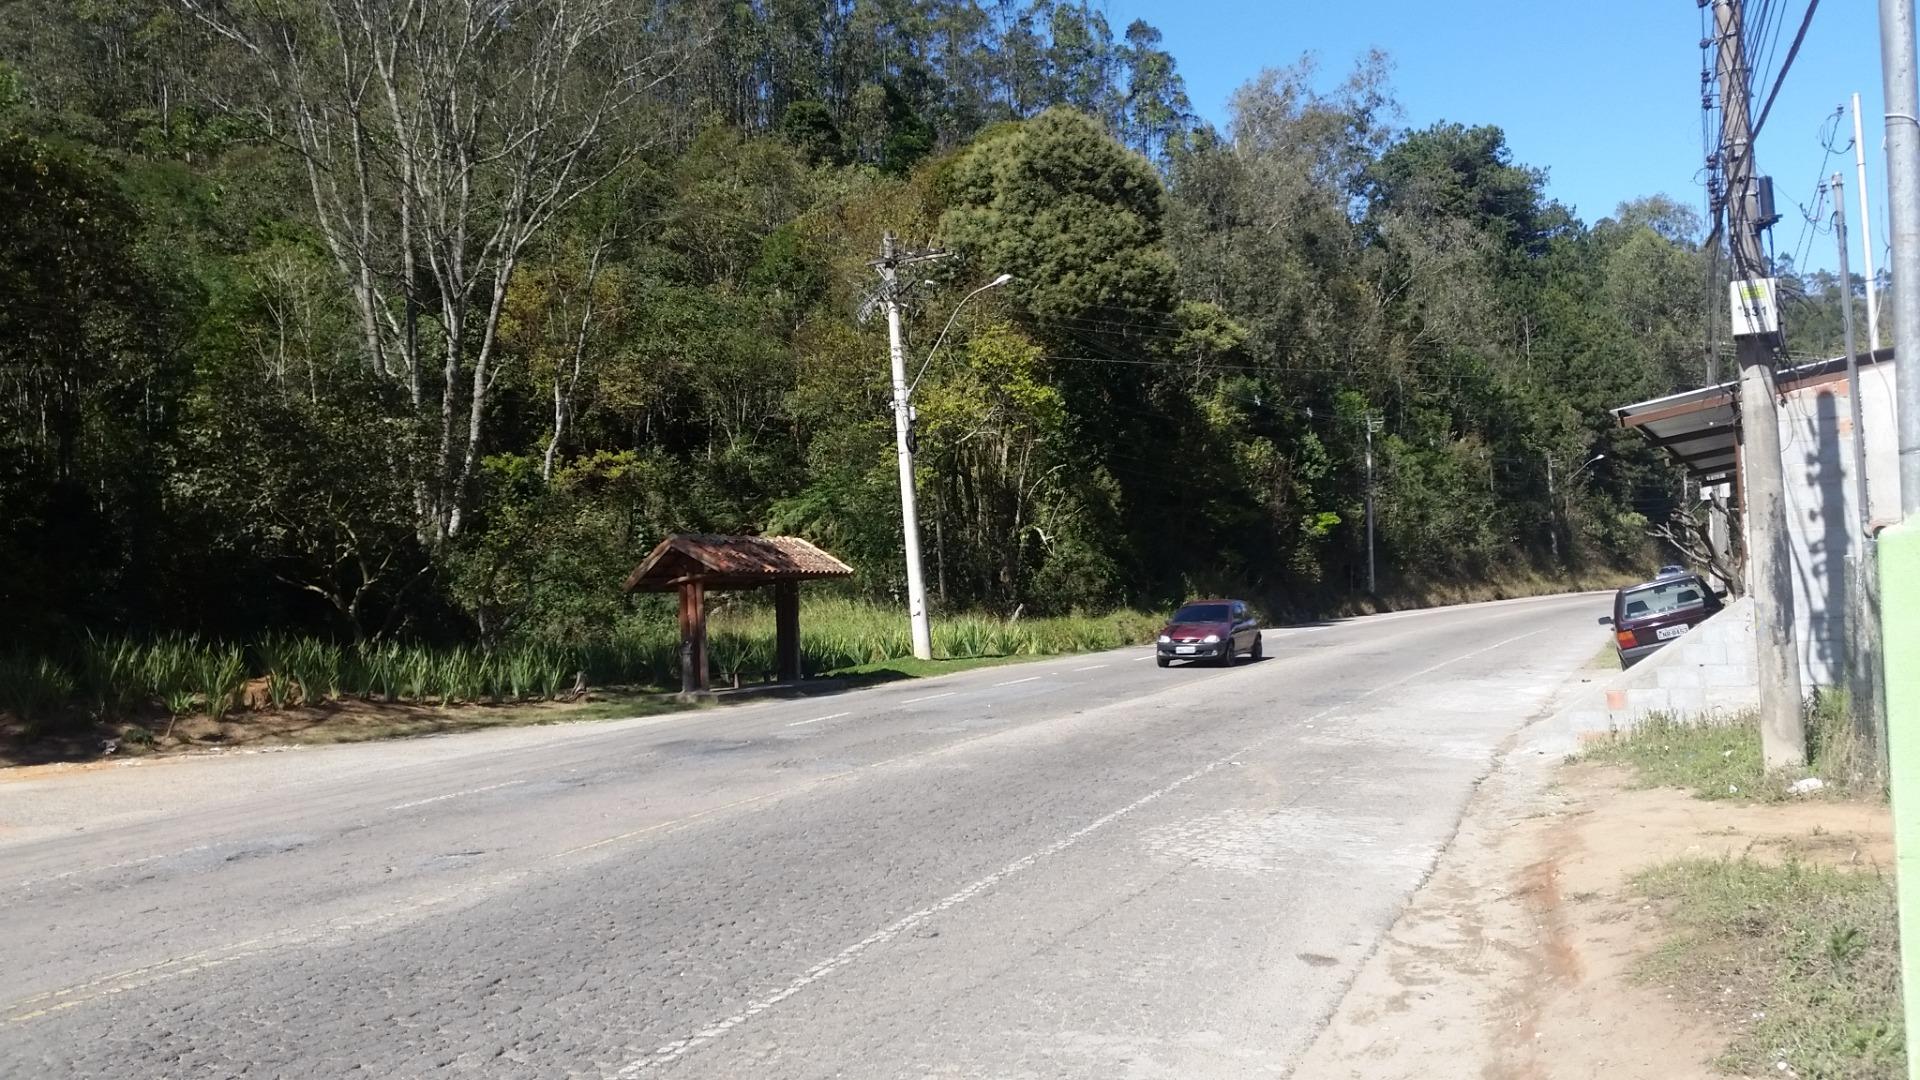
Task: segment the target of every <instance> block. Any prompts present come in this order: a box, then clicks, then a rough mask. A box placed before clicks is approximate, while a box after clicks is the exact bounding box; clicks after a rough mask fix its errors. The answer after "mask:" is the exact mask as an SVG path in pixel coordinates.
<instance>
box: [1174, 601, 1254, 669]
mask: <svg viewBox="0 0 1920 1080" xmlns="http://www.w3.org/2000/svg"><path fill="white" fill-rule="evenodd" d="M1157 647H1158V650H1159V654H1158V657H1157V658H1158V660H1159V661H1160V666H1161V667H1166V666H1167V665H1168V664H1171V663H1173V662H1174V661H1175V660H1213V661H1217V662H1218V663H1222V664H1226V665H1227V666H1229V667H1231V666H1232V665H1233V662H1234V660H1235V659H1236V658H1237V657H1238V656H1239V655H1240V654H1241V653H1246V654H1247V655H1248V656H1251V657H1252V658H1254V659H1255V660H1258V659H1260V620H1258V619H1256V618H1254V617H1253V610H1252V609H1251V608H1249V607H1247V604H1246V601H1244V600H1189V601H1187V602H1186V603H1184V604H1182V605H1180V610H1179V611H1176V612H1174V613H1173V618H1172V619H1170V620H1168V621H1167V625H1166V626H1165V627H1163V628H1162V629H1161V631H1160V638H1159V642H1158V646H1157Z"/></svg>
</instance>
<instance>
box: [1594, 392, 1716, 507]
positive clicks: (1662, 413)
mask: <svg viewBox="0 0 1920 1080" xmlns="http://www.w3.org/2000/svg"><path fill="white" fill-rule="evenodd" d="M1739 403H1740V399H1739V395H1738V394H1736V393H1734V384H1732V383H1725V384H1722V385H1720V386H1708V387H1703V388H1702V389H1699V390H1689V391H1687V392H1686V393H1684V394H1673V395H1671V396H1668V397H1663V398H1655V399H1653V400H1652V401H1643V402H1641V403H1640V404H1638V405H1628V406H1626V407H1625V408H1621V409H1615V410H1613V415H1614V417H1615V418H1616V419H1618V420H1619V421H1620V426H1621V427H1628V428H1636V429H1638V430H1639V432H1640V434H1641V435H1643V436H1645V437H1646V439H1647V441H1648V442H1650V443H1652V444H1653V445H1655V446H1657V447H1659V448H1660V449H1662V450H1665V451H1666V452H1667V453H1668V455H1670V456H1671V457H1672V458H1673V459H1674V460H1675V461H1678V462H1679V463H1680V464H1681V466H1683V467H1684V468H1685V469H1686V470H1687V471H1688V472H1689V473H1691V474H1693V476H1694V477H1695V478H1696V479H1698V480H1699V481H1700V482H1701V483H1703V484H1713V483H1719V482H1721V481H1723V480H1727V479H1729V478H1731V477H1732V476H1733V469H1734V465H1735V463H1736V462H1737V461H1738V460H1739V442H1740V407H1739Z"/></svg>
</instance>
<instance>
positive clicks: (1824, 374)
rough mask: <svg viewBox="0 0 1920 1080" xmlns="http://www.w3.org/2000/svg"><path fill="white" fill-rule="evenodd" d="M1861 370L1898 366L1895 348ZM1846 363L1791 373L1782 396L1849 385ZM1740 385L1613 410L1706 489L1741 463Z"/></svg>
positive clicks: (1782, 377) (1782, 380) (1781, 380)
mask: <svg viewBox="0 0 1920 1080" xmlns="http://www.w3.org/2000/svg"><path fill="white" fill-rule="evenodd" d="M1856 360H1857V361H1858V363H1859V364H1860V366H1861V367H1863V368H1865V367H1871V366H1873V365H1875V364H1886V363H1892V362H1893V350H1892V349H1891V348H1886V349H1880V350H1877V351H1875V352H1870V353H1861V354H1859V355H1858V356H1857V357H1856ZM1846 377H1847V358H1846V357H1844V356H1837V357H1834V358H1832V359H1830V360H1818V361H1815V362H1814V363H1811V364H1802V365H1800V366H1799V367H1795V368H1787V369H1786V370H1783V371H1781V372H1780V373H1779V374H1778V375H1777V376H1775V378H1774V383H1775V385H1776V386H1777V387H1778V388H1779V391H1780V393H1782V394H1787V393H1792V392H1793V391H1795V390H1804V389H1806V388H1808V387H1811V386H1816V385H1819V384H1820V383H1825V382H1836V381H1842V380H1845V379H1846ZM1739 388H1740V384H1739V383H1732V382H1728V383H1721V384H1720V385H1718V386H1705V387H1701V388H1700V389H1698V390H1688V391H1686V392H1685V393H1681V394H1672V395H1669V396H1667V397H1663V398H1655V399H1653V400H1652V401H1643V402H1640V403H1639V404H1637V405H1628V406H1625V407H1623V408H1618V409H1614V410H1613V415H1614V418H1615V419H1616V420H1618V421H1619V422H1620V426H1621V427H1626V428H1633V429H1635V430H1637V431H1639V432H1640V434H1641V435H1643V436H1645V437H1646V440H1647V441H1648V442H1650V443H1652V444H1653V445H1654V446H1656V447H1659V448H1660V449H1662V450H1665V451H1666V452H1667V453H1668V455H1670V456H1671V457H1672V458H1673V459H1674V460H1675V461H1678V462H1679V463H1680V464H1681V466H1683V467H1684V468H1685V469H1686V470H1687V472H1689V473H1691V474H1692V475H1693V476H1694V478H1695V479H1697V480H1699V481H1700V482H1701V483H1703V484H1716V483H1721V482H1724V481H1727V480H1731V479H1733V472H1734V469H1735V467H1736V465H1737V463H1738V462H1739V445H1740V394H1739Z"/></svg>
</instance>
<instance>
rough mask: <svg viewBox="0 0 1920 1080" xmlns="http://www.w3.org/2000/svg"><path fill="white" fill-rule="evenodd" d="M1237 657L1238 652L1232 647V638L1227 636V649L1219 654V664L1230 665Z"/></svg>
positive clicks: (1222, 665)
mask: <svg viewBox="0 0 1920 1080" xmlns="http://www.w3.org/2000/svg"><path fill="white" fill-rule="evenodd" d="M1238 657H1239V653H1238V652H1237V651H1236V650H1235V649H1234V647H1233V639H1232V638H1228V639H1227V649H1226V651H1225V652H1223V653H1221V654H1220V666H1221V667H1232V666H1233V664H1234V661H1235V660H1236V659H1238Z"/></svg>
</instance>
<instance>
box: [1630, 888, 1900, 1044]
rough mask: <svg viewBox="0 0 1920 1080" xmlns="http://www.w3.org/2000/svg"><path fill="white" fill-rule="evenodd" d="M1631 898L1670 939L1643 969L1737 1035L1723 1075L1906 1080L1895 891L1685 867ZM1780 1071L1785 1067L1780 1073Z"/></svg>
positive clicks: (1641, 889)
mask: <svg viewBox="0 0 1920 1080" xmlns="http://www.w3.org/2000/svg"><path fill="white" fill-rule="evenodd" d="M1634 885H1635V888H1636V889H1638V890H1639V891H1640V892H1641V893H1642V894H1643V895H1644V896H1646V897H1647V898H1648V899H1650V900H1653V901H1655V902H1658V903H1659V904H1660V906H1661V907H1662V909H1663V910H1664V911H1665V912H1666V914H1667V917H1668V919H1669V920H1670V922H1671V924H1672V925H1673V927H1674V930H1675V933H1674V935H1673V936H1672V938H1671V939H1669V940H1668V941H1667V942H1666V943H1665V944H1664V945H1663V946H1662V947H1661V949H1660V951H1659V952H1658V953H1656V954H1655V955H1654V956H1653V957H1652V958H1650V960H1649V961H1648V962H1647V966H1646V968H1645V969H1644V970H1645V974H1647V975H1648V976H1650V977H1652V978H1656V979H1660V980H1662V981H1666V982H1671V983H1674V984H1677V985H1680V986H1681V987H1683V988H1685V989H1687V990H1688V991H1690V993H1691V995H1692V996H1694V997H1696V998H1698V999H1699V1000H1701V1001H1703V1002H1713V1003H1715V1004H1716V1005H1718V1006H1719V1007H1721V1008H1722V1009H1724V1010H1725V1011H1726V1012H1728V1013H1729V1014H1730V1015H1729V1016H1728V1019H1729V1020H1730V1021H1731V1022H1732V1023H1733V1024H1734V1025H1735V1026H1737V1027H1738V1028H1739V1029H1740V1032H1741V1033H1740V1035H1739V1037H1738V1038H1737V1039H1736V1040H1735V1041H1734V1043H1733V1045H1732V1046H1731V1047H1730V1048H1729V1049H1728V1051H1727V1054H1726V1056H1725V1057H1724V1058H1723V1059H1722V1061H1721V1065H1722V1066H1723V1067H1724V1068H1726V1069H1727V1070H1728V1071H1730V1072H1734V1073H1736V1074H1739V1075H1744V1076H1757V1075H1761V1074H1765V1075H1768V1076H1775V1075H1791V1076H1799V1077H1806V1078H1818V1080H1895V1078H1898V1077H1904V1076H1906V1059H1905V1054H1904V1050H1903V1029H1902V1025H1901V1007H1900V957H1899V941H1898V925H1897V920H1896V914H1895V907H1894V888H1893V882H1892V881H1891V880H1890V879H1889V878H1887V877H1885V876H1883V875H1881V874H1879V873H1877V872H1870V871H1848V870H1840V869H1834V868H1830V867H1823V866H1816V865H1809V864H1806V863H1798V862H1788V863H1786V864H1784V865H1772V864H1767V863H1763V862H1759V861H1756V860H1753V859H1747V858H1741V859H1719V860H1715V859H1685V860H1681V861H1678V862H1672V863H1667V864H1665V865H1662V866H1658V867H1655V868H1653V869H1651V870H1648V871H1646V872H1644V873H1642V874H1641V875H1639V877H1637V878H1636V879H1635V882H1634ZM1783 1063H1784V1064H1783Z"/></svg>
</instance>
